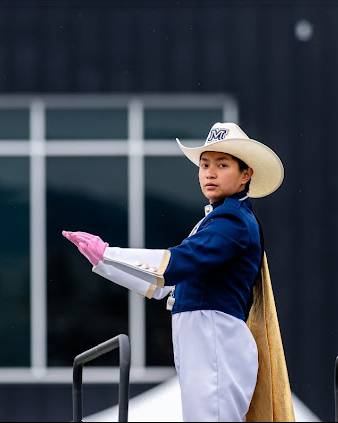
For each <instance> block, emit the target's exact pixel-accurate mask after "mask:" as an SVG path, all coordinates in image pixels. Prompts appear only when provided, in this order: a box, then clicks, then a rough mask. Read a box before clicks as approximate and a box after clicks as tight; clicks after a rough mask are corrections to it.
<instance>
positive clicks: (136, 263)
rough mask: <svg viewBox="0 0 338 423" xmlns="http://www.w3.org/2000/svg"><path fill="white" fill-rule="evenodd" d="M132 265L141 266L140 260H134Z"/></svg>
mask: <svg viewBox="0 0 338 423" xmlns="http://www.w3.org/2000/svg"><path fill="white" fill-rule="evenodd" d="M134 266H138V267H139V266H142V263H141V262H140V261H135V263H134Z"/></svg>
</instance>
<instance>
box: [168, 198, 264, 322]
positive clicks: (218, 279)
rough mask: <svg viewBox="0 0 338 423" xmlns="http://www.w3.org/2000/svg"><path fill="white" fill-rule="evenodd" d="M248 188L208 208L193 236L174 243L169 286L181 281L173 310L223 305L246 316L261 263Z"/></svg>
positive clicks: (209, 308)
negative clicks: (241, 199) (175, 244)
mask: <svg viewBox="0 0 338 423" xmlns="http://www.w3.org/2000/svg"><path fill="white" fill-rule="evenodd" d="M243 196H245V193H244V192H243V191H242V192H240V193H237V194H234V195H232V196H231V197H228V198H226V199H225V200H224V202H222V203H221V204H219V205H217V207H215V208H214V210H213V211H212V212H211V213H209V214H208V215H207V216H206V217H205V218H204V220H203V221H202V223H201V224H200V226H199V227H198V229H197V232H196V233H195V234H194V235H191V236H189V237H188V238H186V239H185V240H184V241H183V242H182V243H181V244H180V245H178V246H176V247H172V248H169V250H170V253H171V257H170V261H169V264H168V266H167V268H166V271H165V273H164V280H165V285H176V288H175V293H174V297H175V304H174V307H173V309H172V313H180V312H184V311H192V310H220V311H222V312H224V313H227V314H230V315H232V316H235V317H237V318H239V319H242V320H246V319H247V316H248V312H249V308H250V305H251V297H252V287H253V283H254V281H255V278H256V276H257V274H258V271H259V267H260V263H261V243H260V235H259V226H258V223H257V220H256V218H255V215H254V213H253V211H252V206H251V202H250V200H249V199H245V200H243V201H239V199H240V198H243Z"/></svg>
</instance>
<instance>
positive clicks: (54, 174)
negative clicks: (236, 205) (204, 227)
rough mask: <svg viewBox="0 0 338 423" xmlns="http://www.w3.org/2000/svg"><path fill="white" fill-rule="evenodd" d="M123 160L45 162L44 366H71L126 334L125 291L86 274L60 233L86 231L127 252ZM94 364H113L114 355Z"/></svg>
mask: <svg viewBox="0 0 338 423" xmlns="http://www.w3.org/2000/svg"><path fill="white" fill-rule="evenodd" d="M127 195H128V190H127V159H126V158H125V157H123V158H121V157H119V158H108V157H95V158H78V157H76V158H74V157H72V158H64V157H58V158H49V159H48V160H47V241H48V243H47V245H48V364H49V365H50V366H72V363H73V359H74V357H75V356H76V355H77V354H79V353H80V352H83V351H84V350H86V349H88V348H92V347H93V346H95V345H97V344H98V343H100V342H103V341H105V340H107V339H109V338H112V337H114V336H116V335H118V334H120V333H128V291H127V289H125V288H122V287H121V286H118V285H116V284H114V283H113V282H110V281H108V280H107V279H104V278H102V277H100V276H98V275H96V274H95V273H93V272H92V271H91V265H90V263H89V262H88V261H87V260H86V259H85V258H84V257H83V256H82V255H81V254H80V253H79V252H78V250H77V248H76V247H75V246H74V245H73V244H71V243H70V242H69V241H67V240H66V239H65V238H64V237H63V236H62V235H61V232H62V230H63V229H66V230H71V231H85V232H90V233H92V234H96V235H99V236H101V238H102V239H104V240H105V241H107V242H109V244H110V245H111V246H121V247H127V242H128V239H127V236H128V235H127V234H128V228H127V224H128V215H127ZM112 358H113V357H112V356H111V355H110V354H108V355H107V356H106V357H105V358H102V359H98V360H95V362H94V363H93V364H94V365H100V364H105V365H112V364H114V365H117V364H118V354H116V357H114V360H115V359H116V360H115V363H113V361H112Z"/></svg>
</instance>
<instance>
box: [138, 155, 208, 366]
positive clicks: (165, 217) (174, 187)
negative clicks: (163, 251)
mask: <svg viewBox="0 0 338 423" xmlns="http://www.w3.org/2000/svg"><path fill="white" fill-rule="evenodd" d="M145 169H146V246H147V248H168V247H171V246H174V245H177V244H180V243H181V241H182V240H183V239H184V238H185V237H187V236H188V234H189V233H190V231H191V229H192V227H193V226H194V225H195V223H196V222H197V221H198V220H200V219H201V218H202V217H203V216H204V205H205V204H207V201H206V200H205V199H204V197H203V196H202V194H201V192H200V188H199V184H198V167H197V166H195V165H193V164H192V163H190V162H189V160H187V159H186V158H184V157H151V158H147V159H146V166H145ZM146 307H147V320H146V325H147V329H146V333H147V334H150V335H149V336H147V341H146V342H147V343H146V345H147V365H152V366H156V365H159V366H160V365H161V366H165V365H169V366H171V365H173V356H172V344H171V314H170V312H169V311H167V310H166V298H165V299H163V300H160V301H157V300H148V301H147V302H146ZM159 351H160V352H161V353H160V354H159V353H158V352H159Z"/></svg>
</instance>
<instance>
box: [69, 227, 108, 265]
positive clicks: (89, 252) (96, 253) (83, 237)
mask: <svg viewBox="0 0 338 423" xmlns="http://www.w3.org/2000/svg"><path fill="white" fill-rule="evenodd" d="M62 235H63V236H64V237H65V238H67V239H68V240H69V241H71V242H72V243H73V244H75V245H76V246H77V248H78V250H79V251H80V253H81V254H83V255H84V256H85V257H86V258H87V259H88V260H89V261H90V262H91V264H92V265H93V266H96V265H97V264H98V262H99V261H101V260H102V259H103V254H104V251H105V249H106V248H107V247H109V244H108V242H104V241H102V239H101V238H100V237H99V236H97V235H92V234H89V233H87V232H68V231H62Z"/></svg>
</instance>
